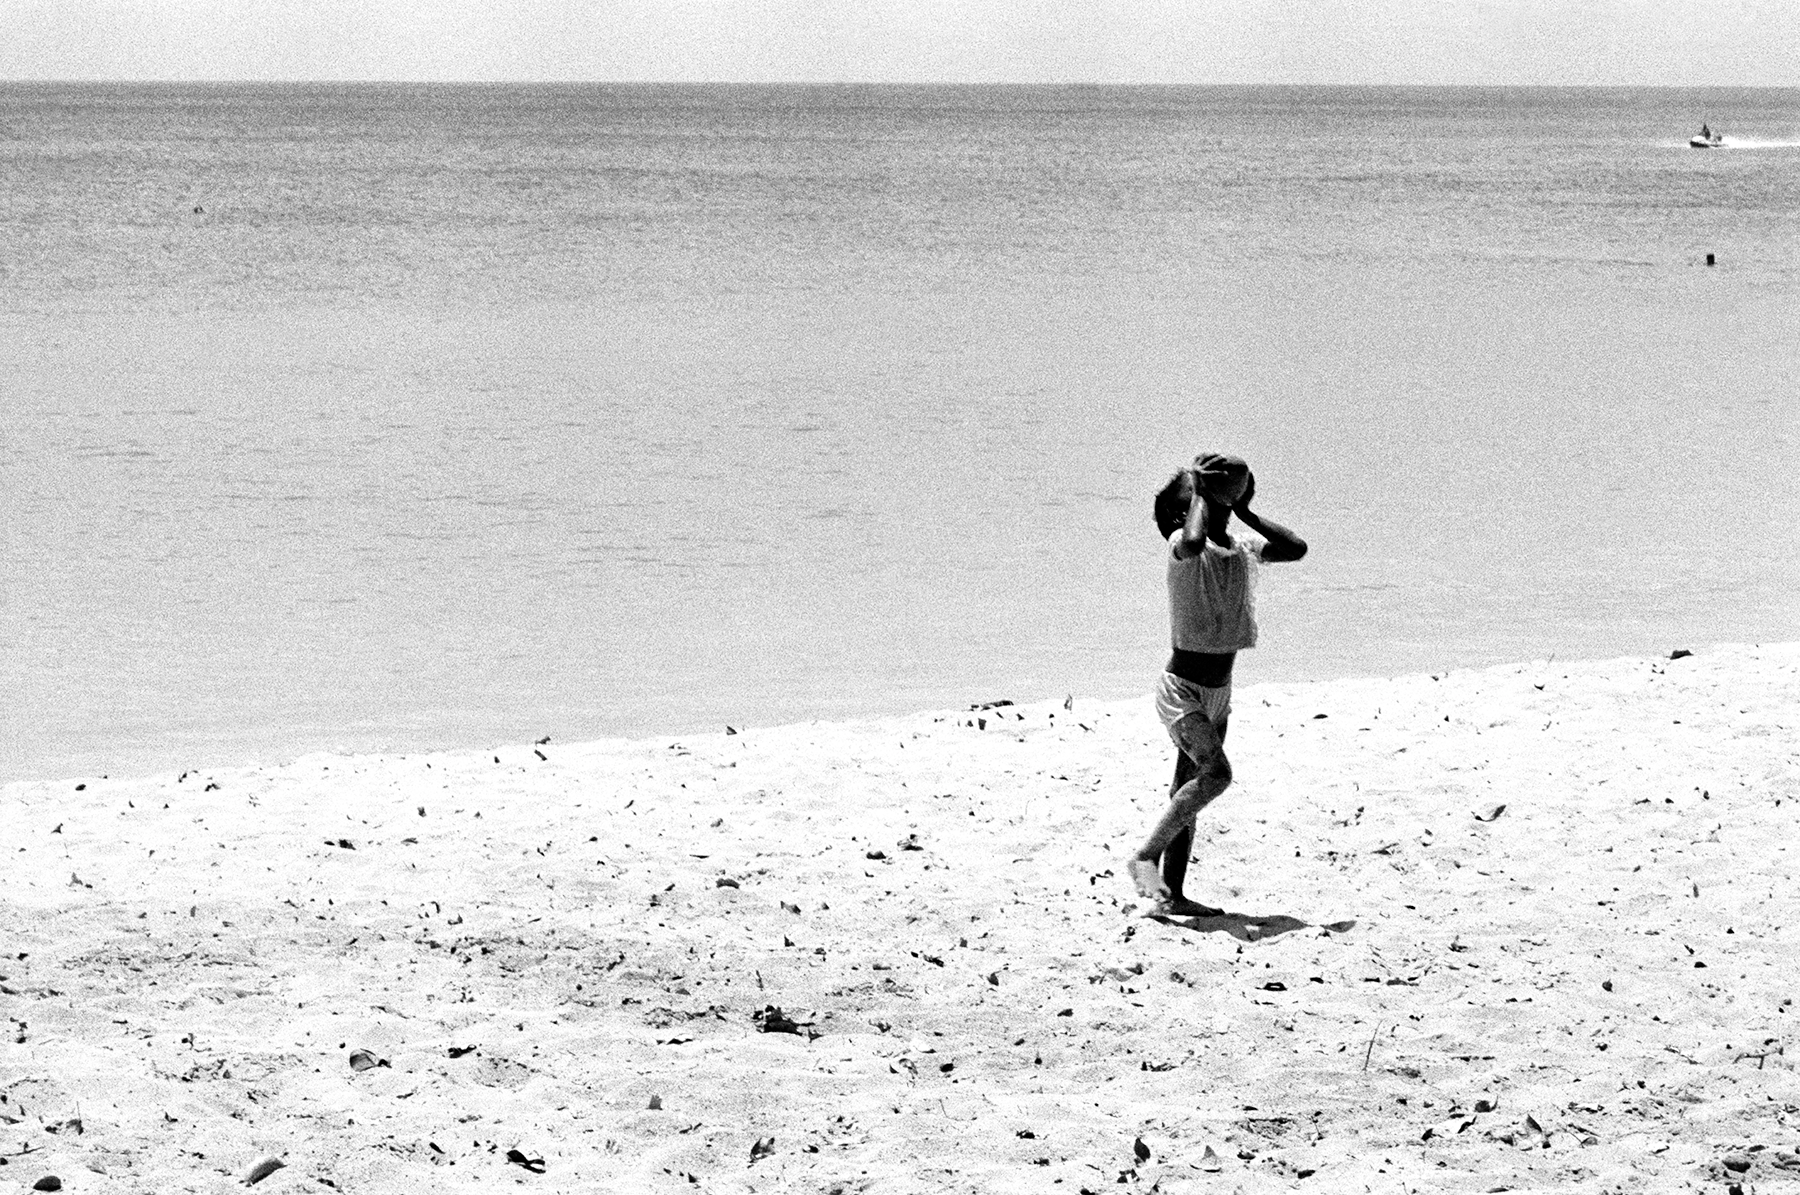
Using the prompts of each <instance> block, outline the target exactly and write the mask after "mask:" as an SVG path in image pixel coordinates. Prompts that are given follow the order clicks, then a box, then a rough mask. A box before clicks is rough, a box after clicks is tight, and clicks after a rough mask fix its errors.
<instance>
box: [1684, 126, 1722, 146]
mask: <svg viewBox="0 0 1800 1195" xmlns="http://www.w3.org/2000/svg"><path fill="white" fill-rule="evenodd" d="M1724 144H1725V138H1724V137H1723V136H1721V135H1720V134H1718V133H1715V132H1713V131H1712V130H1711V129H1710V128H1708V127H1707V126H1705V125H1701V126H1700V132H1699V133H1698V134H1696V135H1695V136H1692V137H1689V138H1688V146H1689V147H1690V148H1692V149H1718V148H1719V147H1720V146H1721V145H1724Z"/></svg>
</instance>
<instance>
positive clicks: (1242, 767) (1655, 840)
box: [0, 645, 1800, 1193]
mask: <svg viewBox="0 0 1800 1195" xmlns="http://www.w3.org/2000/svg"><path fill="white" fill-rule="evenodd" d="M1236 704H1237V712H1236V715H1235V716H1234V719H1233V726H1232V731H1231V739H1230V749H1231V755H1232V758H1233V761H1234V764H1235V766H1236V770H1237V775H1238V784H1237V786H1236V787H1235V788H1234V789H1233V790H1232V791H1231V792H1229V793H1228V794H1226V796H1225V797H1224V798H1222V799H1221V800H1220V801H1219V802H1218V803H1217V804H1216V805H1215V806H1214V807H1213V809H1212V810H1210V811H1209V813H1208V815H1207V816H1206V819H1205V820H1204V823H1203V834H1202V836H1201V838H1202V841H1201V843H1200V844H1199V846H1198V848H1197V850H1198V855H1199V862H1198V863H1196V865H1195V868H1194V882H1193V883H1191V884H1190V892H1191V894H1192V895H1194V896H1195V897H1196V898H1198V899H1202V900H1205V901H1208V902H1210V903H1214V904H1222V905H1224V906H1226V908H1227V909H1228V910H1229V911H1230V914H1229V916H1227V917H1226V918H1223V919H1219V920H1215V921H1208V922H1197V923H1194V924H1193V925H1191V926H1184V925H1179V924H1164V923H1160V922H1156V921H1150V920H1145V919H1143V918H1140V917H1134V916H1132V915H1131V910H1132V909H1133V907H1134V904H1135V903H1136V898H1135V897H1133V896H1132V894H1131V892H1130V889H1129V885H1128V882H1127V881H1126V879H1125V876H1124V868H1123V866H1122V863H1123V860H1124V858H1125V856H1126V854H1127V853H1128V851H1129V850H1130V848H1131V847H1132V846H1133V845H1135V843H1136V842H1137V841H1138V840H1139V839H1140V838H1141V836H1142V834H1143V833H1144V832H1145V830H1146V829H1147V827H1148V825H1149V823H1150V821H1151V818H1152V817H1153V815H1154V813H1155V811H1156V810H1157V809H1158V808H1159V807H1160V804H1161V801H1162V799H1163V792H1164V786H1165V785H1166V783H1167V778H1168V774H1169V770H1170V767H1171V760H1172V752H1171V748H1170V747H1169V746H1168V744H1167V742H1166V740H1165V738H1164V736H1163V734H1162V732H1161V729H1160V727H1158V726H1157V725H1156V723H1155V720H1154V715H1153V714H1152V712H1151V709H1150V705H1149V701H1148V700H1147V699H1146V700H1143V701H1135V702H1129V703H1122V704H1113V705H1107V706H1101V705H1096V704H1091V703H1085V702H1082V701H1081V700H1079V699H1077V701H1076V703H1075V708H1074V710H1073V712H1072V713H1066V712H1064V710H1063V709H1062V703H1061V702H1060V701H1057V702H1054V703H1047V704H1043V705H1037V706H1030V707H1026V708H1023V709H1012V710H1006V711H1002V712H995V713H989V714H986V715H984V716H985V717H986V719H987V725H986V729H985V730H984V729H978V728H976V727H975V726H974V725H973V724H972V721H973V718H974V715H960V714H959V715H941V716H933V715H921V716H917V717H909V718H901V719H895V720H890V721H882V722H871V723H861V724H847V725H812V726H796V727H786V728H780V729H773V730H750V731H746V732H745V733H743V734H738V735H727V734H724V733H722V732H721V733H717V734H707V735H701V736H694V737H689V738H683V739H680V740H678V741H677V740H667V739H665V740H656V741H648V742H638V743H601V744H592V745H585V746H568V745H564V744H560V743H553V744H549V745H547V746H545V747H543V748H542V753H543V754H544V755H546V756H547V757H548V758H547V759H544V760H540V759H539V758H537V755H536V754H535V752H534V749H533V747H531V746H530V745H513V746H509V747H506V748H504V749H502V750H500V751H499V752H498V753H497V754H498V756H499V761H500V762H498V763H496V762H494V758H495V755H496V752H493V751H488V752H482V753H457V754H444V755H433V756H419V757H411V758H358V759H338V758H325V757H312V758H307V759H303V760H300V761H298V762H295V763H293V764H291V765H289V766H286V767H279V768H269V769H256V770H237V771H216V772H198V773H190V774H188V775H187V776H186V777H185V778H177V777H176V776H173V775H168V776H161V777H155V778H150V779H144V780H131V781H119V780H98V779H88V780H87V781H86V782H85V788H79V789H78V788H77V782H76V781H74V780H69V781H57V782H47V783H30V784H18V785H11V786H8V787H7V788H6V789H5V790H4V791H3V792H0V815H3V820H0V844H3V845H0V849H3V852H4V871H3V872H0V1033H3V1035H4V1036H3V1041H4V1043H5V1044H4V1045H3V1047H0V1155H4V1160H5V1161H6V1163H7V1165H6V1166H5V1167H4V1168H0V1183H17V1189H22V1190H23V1189H29V1187H30V1185H31V1184H32V1183H33V1182H35V1181H36V1180H37V1179H38V1178H40V1177H42V1176H44V1175H47V1174H55V1175H57V1176H59V1177H60V1178H61V1179H62V1181H63V1184H64V1189H65V1190H69V1191H79V1192H87V1191H134V1192H135V1191H155V1192H171V1191H224V1190H226V1189H228V1188H235V1187H236V1185H237V1183H238V1182H239V1180H241V1179H243V1178H244V1177H245V1176H246V1175H247V1174H248V1173H249V1172H250V1171H251V1168H252V1167H253V1166H254V1165H255V1164H256V1163H257V1162H258V1161H259V1160H261V1159H265V1158H270V1157H274V1158H278V1159H281V1160H284V1161H285V1162H286V1168H284V1169H281V1170H278V1171H276V1172H275V1173H274V1174H273V1175H272V1176H270V1177H268V1178H267V1179H265V1180H264V1181H262V1182H261V1183H260V1184H258V1189H259V1190H261V1191H286V1190H305V1191H323V1190H327V1189H332V1188H335V1189H337V1190H341V1191H371V1192H373V1191H381V1192H394V1191H432V1190H464V1189H466V1190H486V1189H491V1188H492V1187H493V1185H494V1184H496V1183H505V1184H508V1185H511V1184H518V1185H521V1186H524V1187H528V1188H537V1189H541V1190H545V1191H584V1190H595V1191H598V1190H620V1191H625V1190H652V1191H654V1190H667V1191H695V1190H698V1191H708V1192H712V1191H739V1190H744V1191H749V1190H763V1191H816V1192H826V1191H844V1192H850V1191H877V1192H886V1191H940V1190H943V1191H982V1192H988V1191H1002V1192H1004V1191H1034V1192H1039V1191H1052V1190H1059V1191H1068V1192H1071V1193H1073V1192H1077V1191H1080V1190H1083V1189H1086V1190H1088V1191H1092V1192H1102V1191H1115V1190H1127V1191H1129V1190H1140V1191H1142V1190H1149V1189H1151V1188H1152V1186H1153V1185H1154V1184H1157V1183H1160V1190H1162V1191H1180V1190H1184V1189H1187V1190H1195V1191H1212V1190H1219V1191H1233V1190H1238V1189H1241V1190H1243V1191H1244V1192H1257V1191H1264V1190H1286V1189H1290V1188H1304V1189H1309V1190H1320V1191H1331V1192H1339V1191H1363V1190H1371V1191H1396V1192H1397V1191H1402V1190H1428V1191H1436V1190H1449V1191H1489V1190H1499V1189H1511V1190H1546V1191H1548V1190H1558V1191H1561V1190H1575V1189H1581V1190H1592V1191H1599V1190H1607V1191H1646V1192H1649V1191H1665V1190H1673V1189H1698V1188H1700V1187H1703V1186H1704V1187H1710V1188H1712V1189H1717V1190H1723V1189H1724V1188H1723V1185H1722V1184H1723V1183H1724V1182H1726V1181H1727V1180H1730V1181H1737V1182H1740V1183H1744V1184H1747V1185H1746V1190H1750V1189H1760V1188H1758V1187H1757V1186H1756V1184H1762V1187H1763V1188H1767V1187H1772V1186H1780V1185H1781V1184H1783V1183H1793V1182H1796V1181H1800V1159H1796V1158H1795V1156H1794V1152H1793V1151H1795V1150H1796V1148H1797V1146H1800V1084H1797V1083H1796V1081H1795V1071H1794V1066H1795V1063H1796V1062H1797V1061H1800V1049H1797V1050H1793V1051H1789V1050H1786V1049H1785V1047H1786V1046H1787V1045H1788V1044H1790V1041H1791V1038H1792V1030H1793V1027H1794V1024H1795V1023H1796V1021H1797V1020H1800V1011H1796V1009H1795V1008H1794V1007H1793V1006H1792V1005H1791V1004H1789V1003H1788V1002H1789V1000H1790V998H1791V997H1792V996H1793V995H1794V989H1795V986H1796V983H1795V976H1796V973H1797V966H1796V963H1795V962H1794V960H1793V943H1794V942H1795V941H1796V939H1797V938H1800V896H1797V895H1796V893H1795V891H1794V886H1793V884H1792V880H1791V877H1792V875H1793V873H1794V871H1795V870H1796V869H1795V866H1794V863H1795V860H1794V859H1793V858H1792V856H1791V854H1790V844H1791V843H1794V842H1796V841H1797V840H1796V839H1795V836H1794V835H1793V834H1792V832H1791V828H1792V827H1793V825H1794V823H1795V822H1796V820H1800V645H1790V646H1783V647H1764V648H1732V649H1717V650H1713V651H1707V652H1703V653H1702V654H1701V655H1699V656H1697V657H1694V658H1690V659H1684V660H1680V661H1676V662H1667V661H1649V660H1620V661H1608V662H1598V663H1592V662H1583V663H1573V664H1560V663H1553V664H1544V663H1537V664H1529V665H1521V666H1511V667H1504V668H1494V669H1488V670H1484V671H1474V672H1455V673H1452V674H1450V675H1447V676H1443V677H1441V678H1432V677H1407V678H1402V679H1398V680H1363V681H1345V682H1336V683H1328V684H1312V685H1283V686H1275V685H1265V686H1253V687H1249V688H1246V689H1243V690H1240V692H1239V694H1238V697H1237V702H1236ZM1321 714H1323V715H1327V716H1326V717H1323V718H1320V717H1317V715H1321ZM1502 804H1504V806H1505V808H1504V810H1503V811H1502V812H1500V814H1499V816H1498V817H1496V818H1494V819H1493V820H1491V821H1484V820H1480V819H1479V818H1478V817H1477V816H1476V815H1480V817H1481V818H1485V817H1488V816H1489V815H1490V814H1491V812H1492V811H1493V810H1494V809H1495V808H1496V807H1497V806H1499V805H1502ZM421 810H423V813H421V812H420V811H421ZM339 839H343V840H345V841H347V842H348V843H351V844H353V846H354V849H349V848H347V847H345V846H342V845H333V844H334V843H337V841H338V840H339ZM902 840H906V841H908V842H914V841H916V844H917V846H918V847H919V849H916V850H908V849H904V848H903V847H902V846H901V845H900V843H901V842H902ZM873 851H880V852H881V853H882V855H883V857H881V858H873V859H872V858H869V857H868V855H869V853H870V852H873ZM722 881H731V882H732V883H733V884H734V885H735V886H721V882H722ZM1327 927H1336V928H1327ZM1784 943H1785V944H1786V945H1784ZM1271 985H1280V986H1277V987H1272V986H1271ZM1609 985H1610V987H1609ZM770 1005H774V1006H777V1007H779V1008H780V1009H781V1010H783V1012H784V1013H785V1014H786V1015H787V1016H788V1017H790V1018H792V1019H794V1020H796V1021H800V1022H809V1023H810V1024H811V1027H812V1031H813V1033H815V1034H816V1036H813V1037H811V1038H808V1037H806V1036H801V1035H796V1034H791V1033H778V1032H770V1033H765V1032H761V1031H760V1030H759V1025H758V1023H757V1021H756V1020H755V1019H754V1017H755V1014H757V1013H758V1012H759V1011H761V1010H763V1009H765V1007H766V1006H770ZM471 1047H472V1049H471ZM358 1049H362V1050H366V1051H368V1052H369V1053H370V1054H371V1055H372V1056H374V1057H375V1058H378V1059H381V1060H383V1061H385V1062H386V1063H387V1064H388V1065H385V1066H376V1067H373V1068H371V1069H367V1070H363V1071H360V1072H359V1071H356V1070H353V1069H352V1067H351V1065H350V1062H349V1059H350V1055H351V1053H352V1051H355V1050H358ZM465 1049H467V1051H468V1052H466V1053H461V1055H460V1056H459V1057H452V1051H453V1050H457V1051H462V1050H465ZM1478 1101H1489V1102H1491V1103H1492V1104H1493V1105H1495V1108H1494V1110H1492V1111H1481V1110H1479V1109H1482V1108H1485V1107H1487V1106H1488V1105H1487V1104H1483V1103H1478ZM653 1105H660V1106H653ZM77 1121H78V1122H79V1124H78V1125H77V1124H75V1123H71V1122H77ZM1534 1125H1535V1126H1538V1128H1540V1129H1541V1130H1542V1132H1541V1133H1539V1132H1536V1131H1534V1130H1533V1129H1532V1126H1534ZM1428 1134H1429V1135H1428ZM771 1138H772V1139H773V1141H772V1145H771V1146H769V1147H768V1148H767V1152H766V1153H762V1151H760V1150H757V1146H758V1143H759V1142H764V1141H767V1140H768V1139H771ZM1140 1140H1141V1142H1142V1144H1143V1147H1144V1150H1146V1151H1147V1152H1148V1157H1147V1159H1140V1158H1139V1156H1138V1153H1139V1151H1138V1150H1137V1149H1136V1148H1135V1144H1136V1143H1137V1142H1138V1141H1140ZM513 1149H516V1150H519V1151H521V1153H522V1154H523V1155H524V1156H526V1157H527V1158H530V1159H537V1158H542V1159H543V1163H544V1168H545V1173H543V1174H541V1175H539V1174H534V1173H530V1172H528V1171H527V1170H525V1169H524V1168H522V1167H520V1166H518V1165H515V1164H510V1163H508V1162H507V1161H506V1160H505V1156H506V1153H507V1151H508V1150H513ZM753 1151H754V1152H758V1153H760V1154H762V1156H759V1157H758V1158H757V1160H755V1161H754V1162H752V1154H753ZM1209 1151H1210V1153H1209ZM1728 1161H1729V1162H1730V1164H1732V1165H1740V1164H1747V1166H1748V1170H1747V1172H1746V1173H1743V1174H1741V1175H1740V1174H1738V1173H1737V1172H1735V1171H1727V1170H1725V1169H1722V1168H1721V1167H1722V1166H1724V1165H1725V1164H1726V1163H1727V1162H1728ZM1784 1167H1791V1168H1784ZM1303 1176H1305V1177H1303ZM1121 1177H1123V1179H1124V1182H1123V1183H1121V1181H1120V1180H1121Z"/></svg>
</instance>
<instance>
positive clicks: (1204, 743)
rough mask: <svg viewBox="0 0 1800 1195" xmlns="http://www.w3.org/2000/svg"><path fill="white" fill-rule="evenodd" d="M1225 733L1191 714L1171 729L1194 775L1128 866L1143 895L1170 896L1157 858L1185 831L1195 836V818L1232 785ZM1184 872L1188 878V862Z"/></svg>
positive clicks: (1176, 793)
mask: <svg viewBox="0 0 1800 1195" xmlns="http://www.w3.org/2000/svg"><path fill="white" fill-rule="evenodd" d="M1223 731H1224V724H1223V723H1222V722H1221V723H1213V722H1211V721H1208V720H1207V718H1206V716H1205V715H1204V714H1189V715H1188V716H1187V717H1185V718H1183V719H1181V721H1179V722H1177V723H1175V725H1174V726H1172V727H1170V734H1171V735H1172V736H1173V737H1174V739H1175V741H1176V743H1177V744H1178V745H1179V746H1180V747H1181V753H1182V754H1183V755H1185V756H1186V757H1187V758H1188V759H1189V760H1191V761H1192V763H1193V766H1194V775H1193V778H1192V779H1190V780H1188V781H1187V782H1186V783H1184V784H1183V785H1182V786H1181V787H1180V788H1179V789H1177V790H1176V792H1175V794H1174V796H1173V797H1172V798H1171V800H1170V801H1169V805H1168V808H1166V809H1165V810H1163V814H1162V817H1161V818H1160V819H1158V821H1157V823H1156V828H1155V829H1154V830H1152V831H1151V832H1150V837H1149V838H1148V839H1146V840H1145V841H1144V845H1143V846H1142V847H1141V848H1140V849H1139V850H1138V853H1137V855H1136V857H1135V858H1133V859H1132V860H1130V862H1129V863H1127V864H1126V867H1127V869H1128V870H1129V871H1130V872H1131V879H1132V882H1133V883H1134V884H1136V885H1137V890H1138V892H1139V894H1140V895H1143V896H1150V897H1155V898H1158V899H1162V900H1166V899H1168V898H1169V897H1170V895H1171V893H1170V890H1169V888H1168V886H1167V885H1166V884H1165V883H1164V882H1163V878H1162V876H1161V875H1160V874H1158V869H1157V865H1156V861H1157V859H1158V858H1159V857H1161V856H1162V854H1163V852H1164V851H1165V850H1167V849H1168V848H1169V846H1170V845H1171V844H1172V843H1173V842H1174V841H1175V838H1176V836H1177V835H1179V834H1181V832H1182V831H1183V830H1190V833H1191V827H1192V826H1193V823H1194V818H1195V816H1196V815H1197V814H1199V812H1200V811H1201V810H1202V809H1204V808H1206V807H1207V805H1209V804H1211V803H1212V801H1213V799H1214V798H1215V797H1217V796H1218V795H1219V794H1220V793H1222V792H1224V791H1225V790H1226V789H1227V788H1229V787H1230V786H1231V764H1230V762H1229V761H1227V760H1226V758H1225V737H1224V733H1223ZM1191 844H1192V839H1191V837H1190V839H1189V845H1190V846H1191ZM1182 870H1183V874H1184V876H1185V872H1186V862H1185V860H1184V861H1183V863H1182Z"/></svg>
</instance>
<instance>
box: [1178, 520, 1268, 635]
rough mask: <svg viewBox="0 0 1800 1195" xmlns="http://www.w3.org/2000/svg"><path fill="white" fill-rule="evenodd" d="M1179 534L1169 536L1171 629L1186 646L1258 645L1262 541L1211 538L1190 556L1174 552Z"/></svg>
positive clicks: (1251, 538)
mask: <svg viewBox="0 0 1800 1195" xmlns="http://www.w3.org/2000/svg"><path fill="white" fill-rule="evenodd" d="M1180 539H1181V532H1179V531H1177V532H1175V533H1173V534H1172V535H1170V536H1169V634H1170V638H1171V639H1172V640H1173V643H1174V646H1176V647H1178V648H1180V649H1181V650H1182V651H1198V652H1208V653H1212V654H1218V653H1220V652H1228V651H1242V650H1243V649H1244V648H1246V647H1255V646H1256V602H1255V589H1256V574H1257V566H1258V565H1260V564H1261V563H1262V550H1263V541H1262V540H1260V539H1256V538H1253V537H1251V536H1246V535H1239V536H1235V537H1233V542H1232V546H1231V547H1229V548H1225V547H1220V546H1219V545H1218V544H1216V543H1214V542H1213V541H1212V540H1210V539H1209V540H1207V541H1206V546H1205V547H1204V548H1203V549H1202V550H1201V551H1200V552H1199V553H1198V554H1197V555H1194V556H1190V557H1188V558H1187V559H1186V560H1183V559H1181V558H1180V557H1178V556H1176V555H1175V545H1176V543H1178V542H1179V541H1180Z"/></svg>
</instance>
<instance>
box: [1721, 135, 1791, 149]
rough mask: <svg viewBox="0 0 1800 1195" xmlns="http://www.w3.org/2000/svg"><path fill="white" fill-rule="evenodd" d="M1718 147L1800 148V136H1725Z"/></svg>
mask: <svg viewBox="0 0 1800 1195" xmlns="http://www.w3.org/2000/svg"><path fill="white" fill-rule="evenodd" d="M1719 148H1720V149H1800V138H1796V137H1786V138H1769V137H1726V138H1725V139H1724V140H1723V141H1721V142H1720V143H1719Z"/></svg>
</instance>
